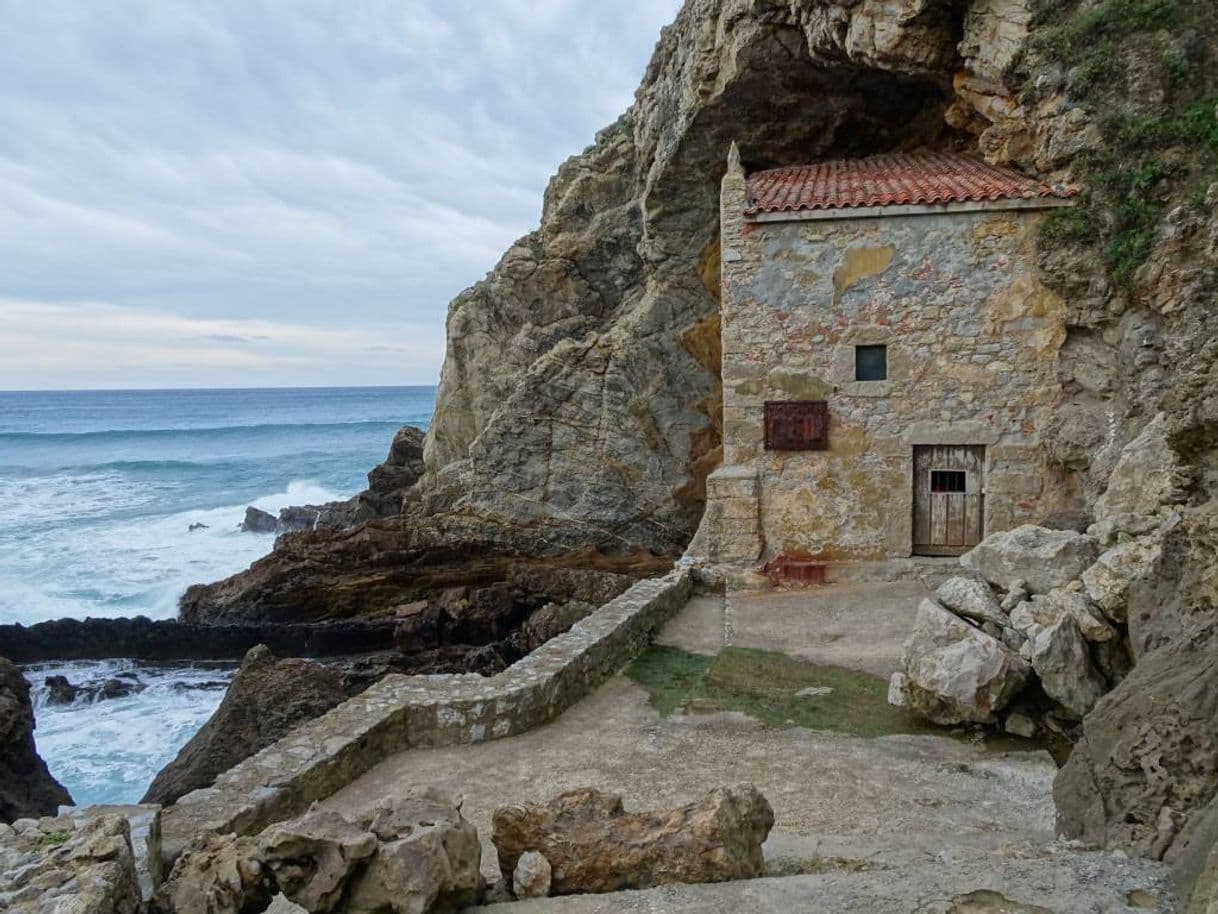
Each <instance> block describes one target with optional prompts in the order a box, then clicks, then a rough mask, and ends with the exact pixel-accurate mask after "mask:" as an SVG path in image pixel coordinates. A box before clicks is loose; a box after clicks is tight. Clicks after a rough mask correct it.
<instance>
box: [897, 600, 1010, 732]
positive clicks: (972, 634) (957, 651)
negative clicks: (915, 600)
mask: <svg viewBox="0 0 1218 914" xmlns="http://www.w3.org/2000/svg"><path fill="white" fill-rule="evenodd" d="M904 663H905V675H906V677H907V678H908V688H909V707H910V708H911V709H912V710H913V711H915V712H916V713H918V714H920V715H921V716H922V717H925V718H927V719H928V720H931V721H934V722H935V723H939V724H958V723H963V722H965V721H972V722H976V723H992V722H994V720H996V714H997V712H998V711H1001V710H1002V709H1003V708H1005V707H1006V706H1007V704H1009V703H1010V701H1011V699H1012V698H1014V697H1015V695H1017V694H1018V693H1019V692H1020V690H1021V689H1023V687H1024V686H1025V685H1026V684H1027V681H1028V676H1029V675H1030V673H1031V667H1029V665H1028V663H1027V661H1025V660H1024V659H1023V658H1021V657H1020V656H1019V655H1018V654H1016V653H1014V652H1013V651H1011V650H1010V649H1009V648H1007V647H1006V645H1004V644H1003V643H1002V642H1001V641H998V640H996V639H995V638H991V637H990V636H989V635H987V634H985V632H982V631H979V630H978V629H976V628H974V627H973V626H972V625H969V624H968V623H967V622H964V621H962V620H961V619H958V618H956V617H955V616H954V615H952V614H951V613H950V612H948V611H947V610H946V609H944V608H943V607H942V606H940V605H939V604H938V603H936V602H934V601H933V600H929V599H928V600H923V601H922V603H921V605H920V606H919V607H918V612H917V616H916V617H915V619H914V629H913V632H912V634H910V636H909V639H908V640H907V641H906V642H905V657H904Z"/></svg>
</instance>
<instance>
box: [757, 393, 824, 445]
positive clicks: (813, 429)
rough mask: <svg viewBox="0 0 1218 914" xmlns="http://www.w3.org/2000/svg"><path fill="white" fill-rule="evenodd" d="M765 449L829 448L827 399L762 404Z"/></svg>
mask: <svg viewBox="0 0 1218 914" xmlns="http://www.w3.org/2000/svg"><path fill="white" fill-rule="evenodd" d="M765 449H766V450H767V451H827V450H829V403H828V401H827V400H792V401H776V402H769V403H766V405H765Z"/></svg>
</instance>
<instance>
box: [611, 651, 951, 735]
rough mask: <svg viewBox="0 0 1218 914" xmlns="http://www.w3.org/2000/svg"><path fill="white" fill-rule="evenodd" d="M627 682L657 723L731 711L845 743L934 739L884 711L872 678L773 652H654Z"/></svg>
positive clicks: (634, 666) (924, 727)
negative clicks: (641, 694)
mask: <svg viewBox="0 0 1218 914" xmlns="http://www.w3.org/2000/svg"><path fill="white" fill-rule="evenodd" d="M627 675H629V676H630V678H631V679H633V680H634V681H635V682H637V683H638V684H639V685H641V686H642V687H643V688H644V689H646V690H647V692H648V694H649V695H650V698H651V704H652V706H653V707H654V708H655V709H656V710H657V711H658V712H659V713H660V714H661V716H665V717H667V716H668V715H670V714H672V713H673V712H674V711H677V710H684V711H688V712H703V711H738V712H741V713H744V714H748V715H749V716H751V717H754V718H756V719H758V720H760V721H762V722H764V723H766V724H768V725H770V726H773V727H779V728H786V727H807V728H809V729H814V730H832V731H836V732H839V733H847V734H850V735H852V736H887V735H889V734H894V733H930V732H941V731H938V730H937V728H935V727H933V726H931V725H930V724H927V723H926V722H924V721H921V720H919V719H918V718H916V717H914V716H913V715H911V714H909V713H907V712H906V711H904V710H902V709H900V708H894V707H892V706H891V705H889V704H888V684H887V683H886V682H885V681H884V680H883V679H880V678H879V677H877V676H872V675H870V674H868V673H860V672H856V671H854V670H846V669H842V668H841V667H835V666H826V665H822V664H816V663H808V662H807V661H803V660H796V659H795V658H793V657H788V656H787V655H786V654H781V653H777V652H774V651H762V650H755V649H751V648H739V647H727V648H724V649H723V650H722V651H720V652H719V654H718V655H717V656H714V657H711V656H707V655H705V654H691V653H689V652H687V651H683V650H680V649H679V648H674V647H665V646H657V647H653V648H651V649H649V650H647V651H645V652H644V653H642V654H640V655H639V656H638V657H637V658H636V659H635V660H634V662H633V663H631V665H630V667H629V668H628V670H627Z"/></svg>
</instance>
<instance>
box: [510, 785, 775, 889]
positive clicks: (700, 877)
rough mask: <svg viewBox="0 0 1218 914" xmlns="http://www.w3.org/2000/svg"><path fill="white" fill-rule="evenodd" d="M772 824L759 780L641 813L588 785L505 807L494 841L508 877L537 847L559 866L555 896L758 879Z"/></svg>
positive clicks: (554, 866)
mask: <svg viewBox="0 0 1218 914" xmlns="http://www.w3.org/2000/svg"><path fill="white" fill-rule="evenodd" d="M773 825H774V812H773V810H772V809H771V808H770V804H769V803H768V802H767V801H766V799H765V797H763V796H762V795H761V794H760V793H759V792H758V791H757V789H756V788H755V787H753V786H752V785H743V786H738V787H732V788H717V789H715V790H712V791H711V792H710V793H709V794H707V796H706V797H705V798H704V799H703V800H702V801H701V802H699V803H692V804H690V805H688V806H683V807H679V808H676V809H668V810H662V811H659V812H640V813H627V812H625V811H624V810H623V809H622V799H621V797H619V796H616V795H612V794H606V793H602V792H600V791H598V790H592V789H586V790H574V791H570V792H568V793H564V794H562V795H560V796H558V797H556V798H555V799H554V800H551V801H550V802H549V803H547V804H546V805H544V806H542V805H536V804H531V803H530V804H526V805H523V806H504V807H500V808H499V809H497V810H495V813H494V816H493V818H492V835H491V840H492V841H493V842H494V844H495V849H496V850H497V851H498V854H499V869H500V870H501V871H502V872H503V876H504V879H505V880H510V879H512V878H513V876H514V874H515V871H516V867H517V865H518V864H519V862H520V858H521V857H522V856H523V855H524V854H525V853H527V852H529V851H537V852H539V853H540V854H542V855H543V856H544V857H545V858H546V860H547V861H548V862H549V863H550V865H551V867H552V881H551V893H552V894H554V895H571V894H578V893H584V892H616V891H620V890H622V889H643V888H648V887H650V886H656V885H664V884H667V883H674V882H723V881H725V880H729V879H751V878H755V877H758V876H760V875H762V872H763V870H764V859H763V857H762V850H761V845H762V843H763V842H764V841H765V838H766V835H768V834H769V832H770V828H771V827H772V826H773Z"/></svg>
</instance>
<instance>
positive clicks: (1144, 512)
mask: <svg viewBox="0 0 1218 914" xmlns="http://www.w3.org/2000/svg"><path fill="white" fill-rule="evenodd" d="M1187 482H1188V479H1187V475H1186V473H1185V470H1184V467H1183V466H1182V464H1181V461H1180V459H1179V457H1178V456H1177V454H1176V452H1175V450H1174V449H1173V448H1172V446H1171V444H1170V442H1169V441H1168V428H1167V417H1166V416H1165V415H1164V414H1163V413H1159V414H1158V415H1157V416H1155V417H1154V419H1152V420H1151V421H1150V423H1149V424H1148V425H1147V426H1146V427H1145V428H1144V429H1143V430H1142V433H1141V434H1140V435H1138V436H1137V437H1136V438H1134V439H1133V441H1131V442H1129V444H1127V445H1125V448H1124V449H1123V450H1122V451H1121V457H1120V459H1119V460H1118V461H1117V464H1116V466H1115V467H1114V468H1113V470H1112V475H1111V476H1110V477H1109V478H1108V487H1107V488H1106V489H1105V490H1104V493H1103V494H1102V495H1101V496H1100V497H1099V498H1098V499H1097V500H1096V503H1095V527H1094V532H1095V533H1096V534H1097V535H1098V536H1099V538H1100V539H1101V541H1102V542H1105V543H1107V542H1111V541H1112V540H1114V539H1115V538H1116V537H1117V535H1118V534H1120V533H1127V534H1133V535H1135V536H1136V535H1140V534H1143V533H1148V532H1150V531H1151V530H1153V529H1154V528H1155V527H1156V526H1158V523H1159V514H1160V511H1161V509H1162V508H1164V507H1165V506H1168V505H1172V504H1176V503H1178V502H1180V501H1182V500H1183V498H1184V494H1185V490H1186V487H1187Z"/></svg>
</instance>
